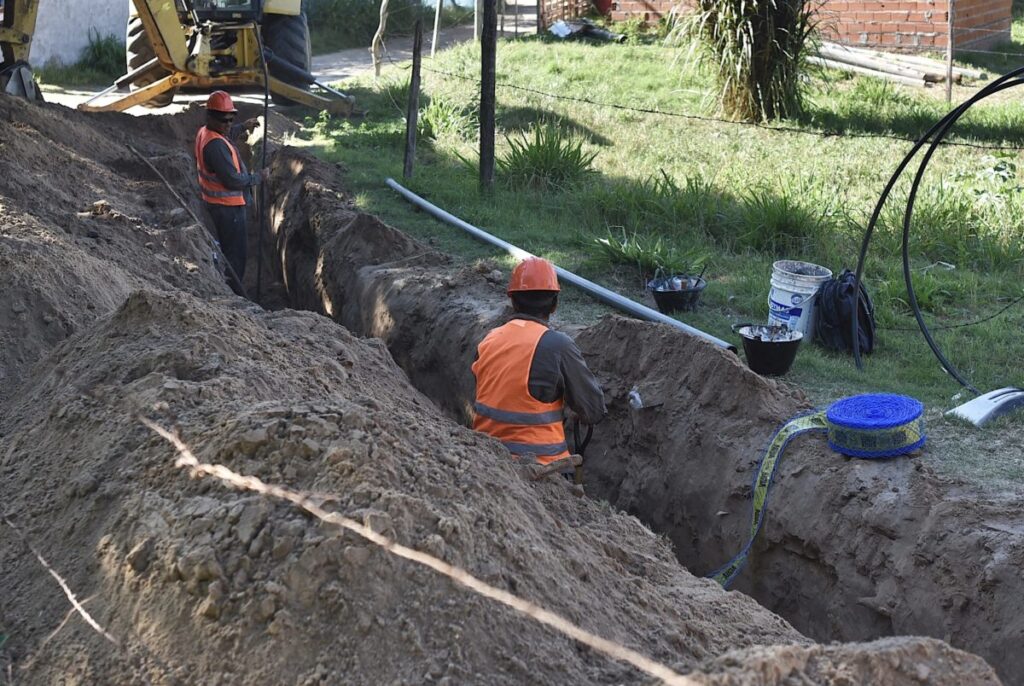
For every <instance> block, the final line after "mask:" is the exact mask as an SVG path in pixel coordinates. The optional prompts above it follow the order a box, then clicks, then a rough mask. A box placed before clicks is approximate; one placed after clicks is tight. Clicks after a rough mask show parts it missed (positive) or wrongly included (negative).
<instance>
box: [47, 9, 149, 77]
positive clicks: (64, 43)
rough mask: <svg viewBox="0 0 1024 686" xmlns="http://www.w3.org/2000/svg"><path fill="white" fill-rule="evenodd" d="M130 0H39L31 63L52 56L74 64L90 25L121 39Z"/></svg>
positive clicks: (87, 38)
mask: <svg viewBox="0 0 1024 686" xmlns="http://www.w3.org/2000/svg"><path fill="white" fill-rule="evenodd" d="M130 1H131V0H39V16H38V19H37V21H36V32H35V35H34V36H33V38H32V54H31V56H30V60H31V62H32V63H33V64H36V65H40V66H41V65H43V64H45V63H46V62H48V61H49V60H51V59H56V60H59V61H61V62H63V63H65V64H74V63H75V62H77V61H78V60H79V58H80V57H81V56H82V49H83V48H84V47H85V46H87V45H88V44H89V29H90V28H92V29H96V30H97V31H99V33H100V35H101V36H106V35H108V34H113V35H115V36H117V38H118V40H120V41H121V42H124V32H125V26H126V24H127V23H128V3H129V2H130Z"/></svg>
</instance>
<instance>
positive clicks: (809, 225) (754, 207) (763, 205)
mask: <svg viewBox="0 0 1024 686" xmlns="http://www.w3.org/2000/svg"><path fill="white" fill-rule="evenodd" d="M823 230H824V226H823V223H822V220H821V214H820V213H818V212H814V211H812V210H811V209H808V208H807V207H806V206H805V205H804V204H803V203H801V202H800V201H799V200H798V199H797V196H796V194H795V193H793V192H789V191H783V192H782V193H776V192H774V191H772V190H769V189H767V188H756V189H754V190H752V191H749V192H748V193H747V194H746V195H745V196H744V198H743V205H742V209H741V211H740V226H739V228H738V232H737V237H736V243H737V247H739V248H746V249H749V250H756V251H758V252H767V253H772V254H781V253H785V252H789V253H793V254H804V253H806V252H807V247H808V246H807V244H808V243H809V242H810V239H811V238H813V237H815V236H817V235H819V234H821V233H822V232H823Z"/></svg>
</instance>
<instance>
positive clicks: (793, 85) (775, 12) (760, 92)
mask: <svg viewBox="0 0 1024 686" xmlns="http://www.w3.org/2000/svg"><path fill="white" fill-rule="evenodd" d="M821 5H822V0H697V2H696V3H695V7H694V8H693V11H692V12H690V13H689V14H687V15H685V16H684V18H683V19H682V21H681V22H680V23H679V25H678V27H677V30H676V31H675V35H676V36H677V37H680V38H686V39H688V40H690V41H691V44H692V46H693V47H694V48H696V49H697V50H698V52H699V54H700V56H701V58H702V59H703V60H705V61H706V62H707V63H708V64H709V65H710V66H711V68H712V70H713V72H714V73H715V76H716V78H717V81H718V88H719V102H720V105H721V109H722V112H723V113H724V114H725V115H726V116H727V117H730V118H732V119H737V120H741V121H762V120H768V119H779V118H787V117H795V116H797V115H799V114H800V113H801V112H802V110H803V98H802V93H801V70H802V67H803V64H804V58H805V56H806V53H807V51H808V49H809V47H810V46H811V43H812V41H813V35H814V30H815V27H816V23H817V17H818V14H817V10H818V9H819V8H820V6H821Z"/></svg>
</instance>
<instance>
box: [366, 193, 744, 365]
mask: <svg viewBox="0 0 1024 686" xmlns="http://www.w3.org/2000/svg"><path fill="white" fill-rule="evenodd" d="M385 183H387V185H388V186H390V187H391V188H392V190H394V191H395V192H396V193H398V194H399V195H401V196H402V197H403V198H405V199H406V200H408V201H409V202H410V203H412V204H413V205H415V206H416V207H419V208H420V209H422V210H426V211H427V212H428V213H429V214H431V215H433V216H434V217H436V218H438V219H440V220H441V221H443V222H447V223H449V224H451V225H453V226H457V227H459V228H460V229H462V230H463V231H465V232H466V233H468V234H470V235H472V236H473V237H474V238H479V239H480V240H482V241H484V242H485V243H490V244H491V245H493V246H495V247H498V248H501V249H502V250H505V251H506V252H508V254H510V255H511V256H512V257H514V258H516V259H517V260H525V259H526V258H527V257H535V255H533V254H532V253H528V252H526V251H525V250H523V249H522V248H517V247H516V246H514V245H512V244H511V243H509V242H508V241H503V240H501V239H500V238H498V237H496V236H492V235H491V234H489V233H487V232H486V231H484V230H483V229H478V228H477V227H475V226H473V225H472V224H469V223H467V222H464V221H462V220H461V219H459V218H458V217H456V216H455V215H453V214H450V213H448V212H445V211H444V210H442V209H441V208H440V207H438V206H437V205H434V204H433V203H430V202H427V201H426V200H424V199H423V198H421V197H420V196H418V195H416V194H415V193H413V192H412V191H410V190H409V189H408V188H405V187H404V186H402V184H400V183H398V182H397V181H395V180H394V179H387V180H386V181H385ZM555 271H557V272H558V278H559V279H560V280H561V281H563V282H565V283H569V284H572V285H573V286H576V287H577V288H579V289H580V290H582V291H584V292H585V293H588V294H589V295H592V296H593V297H595V298H597V299H598V300H600V301H601V302H603V303H606V304H608V305H611V306H612V307H614V308H616V309H619V310H622V311H623V312H625V313H627V314H631V315H633V316H634V317H637V318H638V319H646V320H647V321H650V322H660V323H662V324H668V325H669V326H674V327H675V328H677V329H681V330H682V331H685V332H686V333H688V334H690V335H691V336H699V337H700V338H703V339H704V340H707V341H710V342H711V343H714V344H715V345H717V346H718V347H720V348H725V349H726V350H731V351H732V352H736V346H734V345H733V344H732V343H728V342H727V341H723V340H722V339H721V338H716V337H715V336H712V335H711V334H709V333H705V332H704V331H701V330H700V329H695V328H694V327H692V326H689V325H687V324H684V323H683V322H681V321H679V320H678V319H673V318H672V317H669V316H667V315H664V314H662V313H661V312H658V311H657V310H652V309H651V308H649V307H647V306H645V305H641V304H640V303H638V302H636V301H634V300H630V299H629V298H627V297H625V296H622V295H619V294H618V293H616V292H615V291H611V290H608V289H607V288H605V287H604V286H599V285H597V284H596V283H594V282H593V281H588V280H587V279H584V278H583V277H582V276H577V275H576V274H573V273H572V272H570V271H566V270H565V269H562V268H561V267H559V266H556V267H555Z"/></svg>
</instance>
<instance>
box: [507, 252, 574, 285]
mask: <svg viewBox="0 0 1024 686" xmlns="http://www.w3.org/2000/svg"><path fill="white" fill-rule="evenodd" d="M560 290H562V289H561V288H559V287H558V274H556V273H555V267H554V265H552V264H551V263H550V262H548V261H547V260H545V259H544V258H541V257H527V258H526V259H525V260H523V261H522V262H520V263H519V264H517V265H516V268H515V269H513V270H512V278H511V279H509V281H508V292H509V293H516V292H518V291H560Z"/></svg>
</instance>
